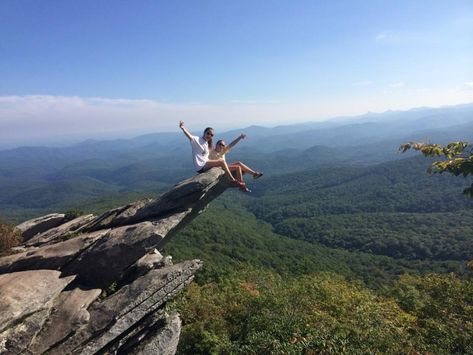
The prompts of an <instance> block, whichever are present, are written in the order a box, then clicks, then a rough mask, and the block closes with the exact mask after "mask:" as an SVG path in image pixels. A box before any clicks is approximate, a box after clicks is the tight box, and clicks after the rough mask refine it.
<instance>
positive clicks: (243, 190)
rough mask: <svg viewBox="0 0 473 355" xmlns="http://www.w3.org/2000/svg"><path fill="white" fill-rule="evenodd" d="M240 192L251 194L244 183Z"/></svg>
mask: <svg viewBox="0 0 473 355" xmlns="http://www.w3.org/2000/svg"><path fill="white" fill-rule="evenodd" d="M240 190H241V191H242V192H251V190H250V189H249V188H248V187H247V186H246V184H245V183H242V185H241V186H240Z"/></svg>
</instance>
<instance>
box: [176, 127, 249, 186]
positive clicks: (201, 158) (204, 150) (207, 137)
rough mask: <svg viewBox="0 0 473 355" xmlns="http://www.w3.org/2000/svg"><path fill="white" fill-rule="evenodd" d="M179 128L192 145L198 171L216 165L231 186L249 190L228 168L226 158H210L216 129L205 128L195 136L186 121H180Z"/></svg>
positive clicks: (193, 157) (193, 158)
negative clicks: (185, 123) (202, 132)
mask: <svg viewBox="0 0 473 355" xmlns="http://www.w3.org/2000/svg"><path fill="white" fill-rule="evenodd" d="M179 128H180V129H182V132H184V134H185V136H186V137H187V138H188V139H189V141H190V143H191V147H192V160H193V162H194V167H195V170H196V171H197V172H198V173H203V172H204V171H207V170H209V169H211V168H214V167H219V168H222V169H223V171H224V172H225V175H226V177H227V178H228V180H229V182H230V186H234V187H239V188H240V190H242V191H245V192H247V190H248V189H247V187H246V185H245V183H244V182H241V181H238V180H237V179H235V178H234V177H233V175H232V173H231V172H230V170H229V169H228V165H227V163H226V162H225V160H224V159H213V160H211V159H209V153H210V151H211V150H212V145H213V136H214V130H213V128H211V127H207V128H206V129H205V130H204V135H203V136H202V137H197V136H193V135H192V134H191V133H190V132H189V131H188V130H187V128H186V127H184V122H182V121H179Z"/></svg>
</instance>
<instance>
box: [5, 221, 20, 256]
mask: <svg viewBox="0 0 473 355" xmlns="http://www.w3.org/2000/svg"><path fill="white" fill-rule="evenodd" d="M20 240H21V232H20V231H19V230H18V229H16V228H15V227H14V226H12V225H9V224H7V223H5V222H3V221H2V220H1V219H0V255H4V254H7V253H8V251H9V250H10V248H12V247H14V246H16V245H18V244H19V243H20Z"/></svg>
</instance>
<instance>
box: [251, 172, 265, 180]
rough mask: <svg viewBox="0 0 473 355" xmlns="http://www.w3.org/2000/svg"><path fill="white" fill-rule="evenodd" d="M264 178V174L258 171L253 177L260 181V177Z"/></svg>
mask: <svg viewBox="0 0 473 355" xmlns="http://www.w3.org/2000/svg"><path fill="white" fill-rule="evenodd" d="M262 176H263V173H262V172H259V171H257V172H256V174H254V175H253V179H259V178H260V177H262Z"/></svg>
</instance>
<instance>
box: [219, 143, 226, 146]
mask: <svg viewBox="0 0 473 355" xmlns="http://www.w3.org/2000/svg"><path fill="white" fill-rule="evenodd" d="M217 145H219V146H221V147H225V144H224V143H219V144H217Z"/></svg>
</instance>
